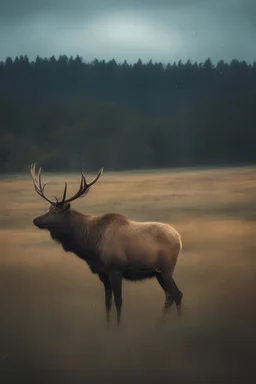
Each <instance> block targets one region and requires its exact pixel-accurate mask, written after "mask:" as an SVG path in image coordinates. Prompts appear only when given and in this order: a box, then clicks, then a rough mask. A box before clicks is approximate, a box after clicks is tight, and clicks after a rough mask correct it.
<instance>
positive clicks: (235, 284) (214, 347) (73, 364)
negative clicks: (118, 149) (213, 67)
mask: <svg viewBox="0 0 256 384" xmlns="http://www.w3.org/2000/svg"><path fill="white" fill-rule="evenodd" d="M90 176H91V177H93V175H88V178H89V177H90ZM45 179H47V180H49V181H50V183H49V186H47V187H46V189H47V188H48V189H47V193H48V195H49V196H54V195H56V194H58V195H61V194H62V191H63V183H64V181H65V179H66V180H67V181H68V185H69V192H70V193H72V192H75V191H76V189H77V188H78V185H79V174H76V175H73V174H72V175H68V176H67V175H63V174H60V175H53V174H51V175H49V174H46V175H45ZM0 182H1V188H0V191H1V192H0V193H1V208H0V209H1V215H0V246H1V248H0V249H1V256H0V303H1V316H0V340H1V342H0V375H3V377H5V381H1V382H3V383H9V382H12V381H11V380H15V377H16V378H17V377H18V378H19V380H21V378H23V379H24V380H25V381H24V382H27V383H28V382H31V383H32V382H33V383H44V382H45V383H46V382H47V383H55V384H56V383H66V382H67V383H80V382H81V383H85V382H87V383H91V382H93V383H94V382H95V383H96V382H97V383H98V382H106V381H108V380H109V382H120V383H121V382H131V383H132V382H142V381H143V380H145V381H147V382H148V383H151V382H162V381H164V382H170V383H176V382H177V383H180V382H188V383H192V382H202V383H207V384H208V383H220V382H225V383H226V382H228V379H234V378H236V380H240V381H241V382H243V383H249V382H251V381H253V380H252V378H253V375H254V376H255V369H254V365H255V363H254V360H255V355H256V354H255V351H256V349H255V348H256V327H255V324H256V258H255V257H256V168H253V167H252V168H227V169H218V170H214V169H213V170H210V171H206V170H193V171H187V170H182V171H177V170H175V171H161V172H156V171H154V172H147V173H131V172H127V173H126V172H123V173H103V175H102V177H101V179H100V180H99V182H98V183H97V184H96V185H95V187H94V188H93V190H91V191H90V193H89V195H88V196H87V197H86V198H84V199H80V200H78V201H76V202H75V203H73V208H75V209H77V210H80V211H82V212H84V213H85V212H90V213H94V214H100V213H105V212H108V211H117V212H121V213H124V214H127V215H128V216H129V217H131V218H132V219H135V220H143V221H145V220H150V221H164V222H167V223H171V224H172V225H174V226H175V228H176V229H177V230H178V231H179V232H180V234H181V236H182V240H183V251H182V253H181V254H180V258H179V261H178V264H177V267H176V270H175V280H176V282H177V284H178V286H179V287H180V289H181V290H182V291H183V293H184V301H183V313H182V316H181V317H177V314H176V308H175V307H174V306H173V308H172V310H171V313H170V314H169V315H168V317H167V318H166V319H165V322H164V323H162V324H160V323H159V319H160V317H161V315H162V310H163V304H164V294H163V292H162V290H161V288H160V286H159V285H158V283H157V282H156V281H153V280H148V281H145V282H138V283H129V282H124V287H123V299H124V304H123V322H122V325H121V328H120V329H119V330H117V329H116V326H115V312H114V311H113V313H112V325H111V327H110V329H109V330H108V329H107V328H106V324H105V312H104V311H105V308H104V292H103V287H102V286H101V284H100V283H99V281H98V279H97V278H96V277H95V276H93V275H91V274H90V272H89V269H88V267H87V265H86V263H85V262H83V261H82V260H80V259H78V258H76V257H75V255H73V254H71V253H69V254H68V253H64V251H63V250H62V248H61V247H60V246H59V245H57V244H55V243H54V242H53V241H52V240H51V239H50V236H49V234H48V233H47V232H46V231H40V230H39V229H37V228H36V227H34V226H33V223H32V220H33V218H34V217H35V216H38V215H40V214H42V213H43V212H44V211H46V210H47V208H48V206H47V203H46V202H45V201H44V200H42V199H40V197H39V196H38V195H37V194H36V193H35V191H34V189H33V186H32V181H31V180H30V178H29V176H26V177H24V175H23V176H20V177H18V176H17V177H15V178H11V177H8V178H5V179H4V178H2V179H1V181H0ZM8 380H9V381H8ZM13 382H15V383H16V381H13ZM17 382H23V381H22V380H21V381H17ZM230 382H231V381H230ZM232 382H234V381H232Z"/></svg>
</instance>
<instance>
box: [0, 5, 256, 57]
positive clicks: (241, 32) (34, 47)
mask: <svg viewBox="0 0 256 384" xmlns="http://www.w3.org/2000/svg"><path fill="white" fill-rule="evenodd" d="M255 27H256V4H255V2H254V1H252V0H245V1H243V2H241V1H238V0H232V1H231V0H222V1H220V0H216V1H215V2H213V1H203V0H169V1H167V0H166V1H165V0H159V1H158V2H155V1H153V0H141V1H138V0H137V1H135V0H129V1H128V0H123V1H117V0H109V1H107V2H106V1H103V0H94V1H83V0H72V1H68V0H53V1H50V0H44V1H42V0H41V1H40V0H34V1H33V2H31V1H29V0H8V1H6V2H2V3H1V4H0V59H5V58H6V56H8V55H10V56H16V55H20V54H28V55H29V56H30V57H31V58H33V57H35V56H36V55H37V54H39V55H40V56H50V55H52V54H55V55H59V54H67V55H71V54H72V55H76V54H79V55H81V56H83V57H84V59H85V60H86V61H87V60H92V59H93V58H94V57H97V58H104V59H106V60H108V59H111V58H115V59H116V60H117V61H122V60H124V59H127V60H129V61H136V60H137V59H138V58H139V57H140V58H141V59H142V60H149V59H153V60H157V61H160V60H161V61H174V60H179V59H183V60H187V59H188V58H190V59H192V60H204V59H205V58H207V57H208V56H210V57H211V58H212V59H213V60H219V59H222V58H223V59H225V60H231V59H232V58H238V59H245V60H247V61H253V60H255V52H254V46H255V44H254V42H255V39H256V28H255Z"/></svg>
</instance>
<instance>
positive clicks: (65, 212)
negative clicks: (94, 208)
mask: <svg viewBox="0 0 256 384" xmlns="http://www.w3.org/2000/svg"><path fill="white" fill-rule="evenodd" d="M102 172H103V168H102V169H101V170H100V171H99V173H98V174H97V176H96V177H95V178H94V179H93V180H92V181H91V182H90V183H87V182H86V178H85V176H84V174H83V173H81V181H80V187H79V189H78V191H77V192H76V193H75V194H74V195H73V196H72V197H70V198H66V194H67V183H66V182H65V187H64V192H63V196H62V198H61V199H60V200H58V199H57V197H55V199H56V201H52V200H50V199H49V198H48V197H46V195H45V192H44V190H45V186H46V183H42V176H41V173H42V168H40V169H39V171H38V174H36V164H32V165H31V169H30V173H31V176H32V180H33V184H34V188H35V190H36V192H37V193H38V194H39V196H41V197H42V198H43V199H45V200H46V201H47V202H48V203H50V207H49V210H48V212H47V213H45V214H43V215H42V216H39V217H37V218H35V219H34V221H33V223H34V225H35V226H36V227H38V228H40V229H47V230H48V231H49V232H50V235H51V237H52V239H53V240H55V241H56V242H57V243H60V244H61V245H62V247H63V249H64V250H65V251H66V252H73V253H74V254H76V255H77V256H78V257H79V258H81V259H83V260H85V261H86V262H87V264H88V266H89V268H90V270H91V272H92V273H93V274H96V275H98V277H99V280H100V281H101V282H102V283H103V285H104V289H105V307H106V320H107V324H109V320H110V310H111V305H112V296H113V295H114V301H115V306H116V313H117V325H119V324H120V320H121V308H122V279H123V278H124V279H126V280H130V281H136V280H143V279H147V278H153V277H155V278H156V279H157V281H158V282H159V284H160V286H161V287H162V289H163V291H164V292H165V305H164V314H165V313H166V312H167V310H168V309H170V307H171V306H172V304H173V301H174V302H175V304H176V306H177V309H178V313H179V310H180V307H181V299H182V296H183V294H182V292H181V291H180V290H179V289H178V287H177V285H176V283H175V281H174V278H173V273H174V268H175V265H176V263H177V259H178V255H179V253H180V251H181V248H182V242H181V236H180V235H179V233H178V232H177V231H176V230H175V229H174V228H173V227H171V226H170V225H168V224H165V223H159V222H137V221H133V220H131V219H129V218H128V217H127V216H124V215H123V214H120V213H106V214H103V215H99V216H94V215H89V214H82V213H80V212H77V211H75V210H74V209H71V206H70V202H71V201H74V200H76V199H78V198H80V197H84V196H86V195H87V193H88V192H89V190H90V188H91V187H92V186H93V185H94V184H95V183H96V182H97V180H98V179H99V177H100V176H101V174H102Z"/></svg>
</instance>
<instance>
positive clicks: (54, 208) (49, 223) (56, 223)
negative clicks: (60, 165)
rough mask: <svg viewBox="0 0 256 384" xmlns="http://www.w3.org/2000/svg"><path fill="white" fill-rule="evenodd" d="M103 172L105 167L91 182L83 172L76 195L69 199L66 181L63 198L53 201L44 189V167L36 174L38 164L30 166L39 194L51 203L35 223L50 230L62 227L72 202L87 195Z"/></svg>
mask: <svg viewBox="0 0 256 384" xmlns="http://www.w3.org/2000/svg"><path fill="white" fill-rule="evenodd" d="M102 172H103V168H101V170H100V171H99V173H98V175H97V176H96V177H95V178H94V179H93V180H92V181H91V182H90V183H87V182H86V179H85V176H84V174H83V173H81V181H80V187H79V189H78V191H77V193H75V194H74V196H72V197H70V198H68V199H66V194H67V183H66V182H65V187H64V192H63V196H62V199H61V200H58V199H57V197H55V199H56V201H52V200H50V199H48V197H46V196H45V192H44V189H45V186H46V184H47V183H42V176H41V173H42V168H40V169H39V171H38V174H37V175H36V165H35V164H32V165H31V168H30V173H31V177H32V180H33V183H34V187H35V190H36V192H37V193H38V194H39V196H41V197H42V198H43V199H45V200H46V201H48V202H49V203H50V208H49V210H48V212H46V213H45V214H44V215H42V216H38V217H37V218H35V219H34V220H33V223H34V225H35V226H36V227H38V228H40V229H48V230H52V229H55V228H61V227H62V226H63V224H64V222H65V218H66V217H67V215H68V211H69V209H70V202H71V201H73V200H76V199H78V198H79V197H83V196H86V195H87V193H88V192H89V190H90V188H91V186H92V185H93V184H95V183H96V181H97V180H98V179H99V177H100V175H101V174H102Z"/></svg>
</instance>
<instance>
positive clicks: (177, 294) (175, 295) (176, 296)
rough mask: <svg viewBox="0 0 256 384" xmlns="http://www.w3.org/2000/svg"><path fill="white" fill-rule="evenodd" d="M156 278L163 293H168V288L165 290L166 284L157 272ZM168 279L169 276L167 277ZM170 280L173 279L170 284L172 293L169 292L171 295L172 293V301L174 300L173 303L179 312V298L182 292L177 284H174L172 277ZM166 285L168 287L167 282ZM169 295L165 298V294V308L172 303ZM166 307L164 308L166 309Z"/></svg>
mask: <svg viewBox="0 0 256 384" xmlns="http://www.w3.org/2000/svg"><path fill="white" fill-rule="evenodd" d="M156 278H157V281H158V283H159V285H160V286H161V288H162V289H163V291H164V292H165V294H166V295H167V294H168V292H167V291H168V290H167V288H166V285H165V282H164V279H163V277H162V275H161V274H160V273H159V274H158V275H157V276H156ZM168 279H169V278H168ZM172 281H173V286H172V293H171V295H172V297H173V300H174V302H175V304H176V306H177V308H178V313H179V312H180V307H181V299H182V296H183V294H182V292H181V291H180V290H179V289H178V287H177V285H176V283H175V281H174V279H172ZM167 287H168V284H167ZM170 301H171V300H170V295H168V298H167V296H166V303H165V305H166V306H167V308H168V305H170V306H171V305H172V303H170ZM167 308H166V309H167Z"/></svg>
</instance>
